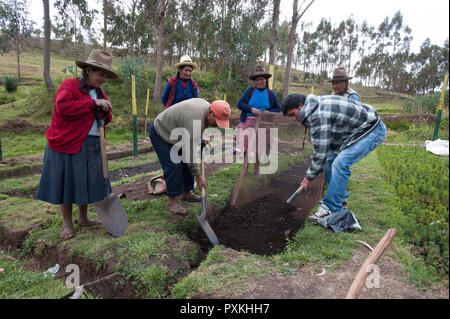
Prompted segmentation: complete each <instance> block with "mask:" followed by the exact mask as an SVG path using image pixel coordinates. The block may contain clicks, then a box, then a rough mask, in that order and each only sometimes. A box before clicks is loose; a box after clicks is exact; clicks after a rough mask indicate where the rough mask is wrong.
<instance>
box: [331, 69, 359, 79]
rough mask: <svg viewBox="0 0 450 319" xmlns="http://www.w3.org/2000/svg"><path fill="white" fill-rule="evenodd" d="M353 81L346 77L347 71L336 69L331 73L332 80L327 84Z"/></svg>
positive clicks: (350, 77)
mask: <svg viewBox="0 0 450 319" xmlns="http://www.w3.org/2000/svg"><path fill="white" fill-rule="evenodd" d="M350 79H353V77H352V76H348V75H347V71H346V70H345V69H344V68H336V69H334V71H333V78H332V79H331V80H328V81H327V82H335V81H345V80H350Z"/></svg>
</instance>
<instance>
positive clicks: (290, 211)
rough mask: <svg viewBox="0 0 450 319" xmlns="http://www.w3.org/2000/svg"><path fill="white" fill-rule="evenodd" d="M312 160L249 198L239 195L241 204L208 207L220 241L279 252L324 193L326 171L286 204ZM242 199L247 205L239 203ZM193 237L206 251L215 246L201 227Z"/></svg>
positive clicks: (235, 246) (254, 250)
mask: <svg viewBox="0 0 450 319" xmlns="http://www.w3.org/2000/svg"><path fill="white" fill-rule="evenodd" d="M310 163H311V158H307V159H305V160H304V161H303V162H300V163H298V164H296V165H294V166H293V167H291V168H290V169H289V170H288V171H286V172H284V173H283V174H281V175H278V176H275V177H273V178H271V179H270V180H269V182H268V183H267V184H260V185H258V186H259V187H258V189H257V190H256V191H253V192H251V194H250V195H249V197H245V196H241V197H238V202H237V205H238V207H231V206H229V207H227V208H226V209H225V210H223V211H222V212H218V213H217V212H215V211H211V209H207V212H206V216H207V219H208V221H209V223H210V225H211V227H212V229H213V230H214V232H215V234H216V235H217V237H218V239H219V243H220V244H221V245H225V246H227V247H230V248H233V249H235V250H245V251H248V252H250V253H255V254H259V255H274V254H278V253H280V252H281V251H282V250H283V249H284V248H285V247H286V245H287V243H288V239H291V238H292V236H294V235H295V233H296V232H297V231H298V230H299V229H300V228H301V227H302V226H303V225H304V222H305V219H306V217H307V216H309V214H310V211H311V209H312V208H313V207H314V206H315V205H316V204H317V202H318V201H319V200H320V198H321V196H322V191H323V183H324V177H323V174H321V175H319V177H317V178H316V179H315V180H314V181H313V182H312V184H311V187H310V189H309V190H308V191H307V192H306V193H302V194H300V195H299V196H298V197H297V198H296V199H295V200H294V201H293V202H292V205H288V204H286V200H287V198H289V196H290V195H291V194H292V193H294V192H295V190H296V189H297V188H298V186H299V184H300V181H301V180H302V179H303V178H304V176H305V173H306V170H307V168H308V167H309V165H310ZM249 174H251V170H250V171H249ZM240 201H242V203H247V204H242V205H241V206H239V202H240ZM191 239H192V240H193V241H195V242H196V243H198V244H199V245H200V246H201V248H202V250H203V251H205V252H206V251H208V250H209V249H211V248H212V244H211V243H210V242H209V240H208V238H207V237H206V235H205V234H204V232H203V230H202V229H201V228H200V227H199V228H198V232H197V233H196V234H195V235H194V236H193V237H192V238H191Z"/></svg>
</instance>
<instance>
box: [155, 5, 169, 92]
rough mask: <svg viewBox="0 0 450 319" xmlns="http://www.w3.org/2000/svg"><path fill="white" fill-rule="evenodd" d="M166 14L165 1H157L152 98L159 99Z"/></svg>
mask: <svg viewBox="0 0 450 319" xmlns="http://www.w3.org/2000/svg"><path fill="white" fill-rule="evenodd" d="M165 14H166V0H159V8H158V35H157V39H158V44H157V54H156V75H155V90H154V91H153V98H154V99H158V100H159V99H160V98H161V80H162V79H161V78H162V71H163V57H164V16H165Z"/></svg>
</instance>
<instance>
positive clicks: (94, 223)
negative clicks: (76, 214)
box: [75, 219, 102, 227]
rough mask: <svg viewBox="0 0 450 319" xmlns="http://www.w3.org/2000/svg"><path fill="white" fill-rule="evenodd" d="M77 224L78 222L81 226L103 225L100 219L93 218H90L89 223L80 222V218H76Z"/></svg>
mask: <svg viewBox="0 0 450 319" xmlns="http://www.w3.org/2000/svg"><path fill="white" fill-rule="evenodd" d="M75 224H77V225H79V226H81V227H90V226H97V225H101V224H102V223H101V222H99V221H98V220H91V219H88V223H87V224H80V223H79V222H78V219H77V220H75Z"/></svg>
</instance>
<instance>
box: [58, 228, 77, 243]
mask: <svg viewBox="0 0 450 319" xmlns="http://www.w3.org/2000/svg"><path fill="white" fill-rule="evenodd" d="M74 237H75V234H74V232H73V228H71V227H70V226H67V225H63V227H62V229H61V233H60V234H59V238H60V239H61V240H68V239H72V238H74Z"/></svg>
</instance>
